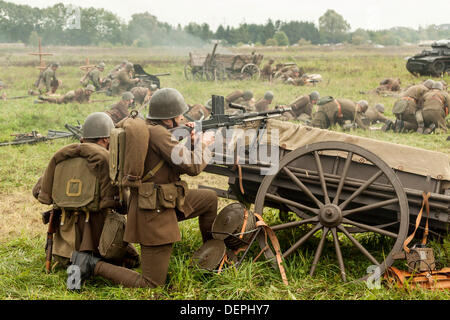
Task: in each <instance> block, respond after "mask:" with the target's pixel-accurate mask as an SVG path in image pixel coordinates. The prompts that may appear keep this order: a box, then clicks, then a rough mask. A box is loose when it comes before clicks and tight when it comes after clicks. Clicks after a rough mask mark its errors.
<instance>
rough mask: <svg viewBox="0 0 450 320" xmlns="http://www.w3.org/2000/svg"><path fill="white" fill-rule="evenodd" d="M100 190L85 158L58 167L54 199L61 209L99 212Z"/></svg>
mask: <svg viewBox="0 0 450 320" xmlns="http://www.w3.org/2000/svg"><path fill="white" fill-rule="evenodd" d="M99 188H100V187H99V182H98V179H97V177H96V176H95V175H94V174H93V173H92V172H91V170H90V169H89V167H88V161H87V160H86V159H85V158H82V157H77V158H70V159H67V160H64V161H61V162H60V163H58V164H57V165H56V168H55V175H54V179H53V187H52V198H53V201H54V203H55V204H56V205H57V206H58V207H59V208H64V209H69V210H71V209H72V210H76V209H83V210H88V211H98V210H99V196H100V191H99Z"/></svg>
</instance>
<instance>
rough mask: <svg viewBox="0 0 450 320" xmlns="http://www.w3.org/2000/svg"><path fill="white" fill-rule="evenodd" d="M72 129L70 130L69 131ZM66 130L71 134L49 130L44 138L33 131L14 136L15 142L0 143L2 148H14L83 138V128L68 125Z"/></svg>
mask: <svg viewBox="0 0 450 320" xmlns="http://www.w3.org/2000/svg"><path fill="white" fill-rule="evenodd" d="M69 127H70V129H69ZM66 128H67V129H68V130H69V131H70V132H66V131H58V130H48V133H47V136H43V135H41V134H40V133H38V132H37V131H32V132H30V133H17V134H12V135H11V136H14V137H15V139H14V140H13V141H5V142H0V147H4V146H12V145H21V144H33V143H37V142H43V141H48V140H56V139H62V138H72V137H73V138H77V139H80V138H81V136H82V135H81V127H74V126H69V125H68V124H66Z"/></svg>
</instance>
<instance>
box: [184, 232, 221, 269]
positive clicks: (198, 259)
mask: <svg viewBox="0 0 450 320" xmlns="http://www.w3.org/2000/svg"><path fill="white" fill-rule="evenodd" d="M225 253H226V247H225V243H224V242H223V240H216V239H211V240H208V241H206V242H205V243H204V244H203V245H202V246H201V247H200V248H199V249H198V250H197V251H195V252H194V254H193V255H192V262H193V263H194V265H196V266H197V267H199V268H200V269H205V270H209V271H214V270H216V269H217V268H218V267H219V265H220V263H221V261H222V259H223V257H224V256H225Z"/></svg>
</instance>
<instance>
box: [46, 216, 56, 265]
mask: <svg viewBox="0 0 450 320" xmlns="http://www.w3.org/2000/svg"><path fill="white" fill-rule="evenodd" d="M56 220H57V219H56V213H55V210H54V209H52V210H50V219H49V222H48V229H47V242H46V244H45V253H46V258H45V270H46V272H47V273H49V272H50V271H51V268H52V254H53V234H54V233H55V232H56V226H55V222H56Z"/></svg>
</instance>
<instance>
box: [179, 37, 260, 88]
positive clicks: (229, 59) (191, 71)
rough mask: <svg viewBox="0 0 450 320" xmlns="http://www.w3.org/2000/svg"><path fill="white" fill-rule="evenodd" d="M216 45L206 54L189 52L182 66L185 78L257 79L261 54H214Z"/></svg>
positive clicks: (208, 79)
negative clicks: (186, 60)
mask: <svg viewBox="0 0 450 320" xmlns="http://www.w3.org/2000/svg"><path fill="white" fill-rule="evenodd" d="M217 45H218V43H216V44H214V48H213V51H212V53H209V54H207V55H204V54H203V55H202V54H194V53H192V52H190V53H189V61H188V62H187V63H186V65H185V66H184V75H185V77H186V79H187V80H207V81H214V80H221V81H223V80H227V79H229V80H231V79H234V80H236V79H241V80H245V79H247V80H248V79H259V77H260V75H261V70H260V68H259V66H260V64H261V61H262V60H263V58H264V56H263V55H262V54H254V53H252V54H250V55H242V54H238V55H232V54H216V49H217Z"/></svg>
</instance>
